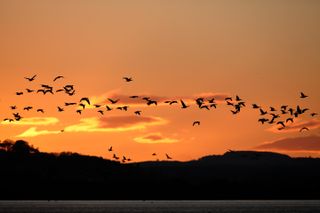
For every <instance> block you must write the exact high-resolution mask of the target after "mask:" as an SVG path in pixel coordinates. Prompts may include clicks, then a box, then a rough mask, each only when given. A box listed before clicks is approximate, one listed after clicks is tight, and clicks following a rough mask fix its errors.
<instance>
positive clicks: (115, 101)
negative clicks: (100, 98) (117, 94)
mask: <svg viewBox="0 0 320 213" xmlns="http://www.w3.org/2000/svg"><path fill="white" fill-rule="evenodd" d="M108 100H109V101H110V102H111V104H116V103H117V102H118V101H119V99H117V100H114V99H111V98H108Z"/></svg>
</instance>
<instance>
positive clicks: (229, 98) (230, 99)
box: [224, 97, 232, 101]
mask: <svg viewBox="0 0 320 213" xmlns="http://www.w3.org/2000/svg"><path fill="white" fill-rule="evenodd" d="M224 100H225V101H228V100H229V101H232V98H231V97H226V98H225V99H224Z"/></svg>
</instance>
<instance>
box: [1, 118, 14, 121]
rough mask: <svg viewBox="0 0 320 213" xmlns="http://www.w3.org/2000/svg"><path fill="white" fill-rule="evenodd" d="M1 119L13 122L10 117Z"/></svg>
mask: <svg viewBox="0 0 320 213" xmlns="http://www.w3.org/2000/svg"><path fill="white" fill-rule="evenodd" d="M3 121H9V122H13V121H14V120H13V119H12V118H5V119H3Z"/></svg>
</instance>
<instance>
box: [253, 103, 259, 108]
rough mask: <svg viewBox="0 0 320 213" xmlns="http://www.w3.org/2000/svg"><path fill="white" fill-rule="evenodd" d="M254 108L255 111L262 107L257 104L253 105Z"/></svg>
mask: <svg viewBox="0 0 320 213" xmlns="http://www.w3.org/2000/svg"><path fill="white" fill-rule="evenodd" d="M252 108H253V109H259V108H260V106H258V105H257V104H252Z"/></svg>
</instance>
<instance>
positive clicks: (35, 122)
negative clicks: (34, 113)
mask: <svg viewBox="0 0 320 213" xmlns="http://www.w3.org/2000/svg"><path fill="white" fill-rule="evenodd" d="M58 122H59V119H58V118H55V117H32V118H22V119H21V120H20V121H13V122H8V121H2V122H1V124H4V125H18V126H47V125H52V124H56V123H58Z"/></svg>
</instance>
